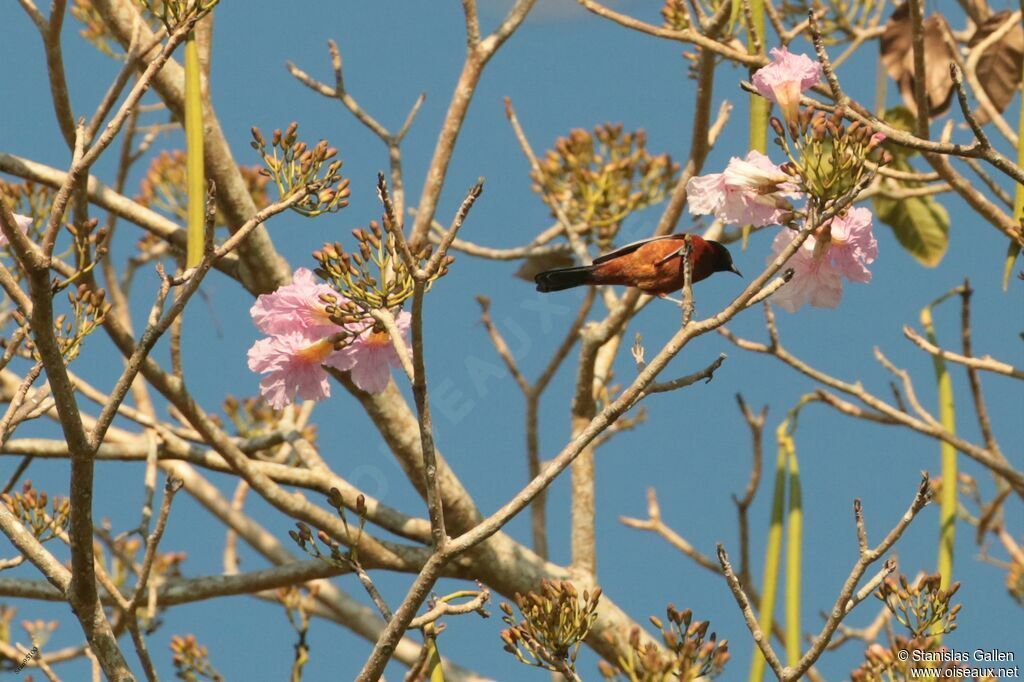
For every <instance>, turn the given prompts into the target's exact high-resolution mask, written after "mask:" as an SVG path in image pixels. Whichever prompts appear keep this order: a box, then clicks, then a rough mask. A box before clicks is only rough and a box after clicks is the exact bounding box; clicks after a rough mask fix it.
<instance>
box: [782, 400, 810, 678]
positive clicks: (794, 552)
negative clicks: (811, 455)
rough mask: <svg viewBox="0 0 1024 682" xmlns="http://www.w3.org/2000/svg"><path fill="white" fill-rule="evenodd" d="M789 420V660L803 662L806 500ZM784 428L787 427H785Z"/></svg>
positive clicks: (786, 443)
mask: <svg viewBox="0 0 1024 682" xmlns="http://www.w3.org/2000/svg"><path fill="white" fill-rule="evenodd" d="M788 421H789V420H786V421H784V422H783V423H782V426H780V427H779V450H784V451H785V453H786V464H787V469H788V471H787V475H788V478H789V508H788V510H787V514H786V663H787V664H788V665H791V666H795V665H796V664H797V663H799V662H800V632H801V630H800V580H801V578H802V572H801V564H802V563H803V557H802V552H803V535H804V509H803V505H804V500H803V489H802V488H801V486H800V468H799V466H798V464H797V460H796V444H795V443H794V442H793V436H792V434H791V433H790V432H789V431H788V426H789V425H788V423H787V422H788ZM783 429H786V430H785V431H783Z"/></svg>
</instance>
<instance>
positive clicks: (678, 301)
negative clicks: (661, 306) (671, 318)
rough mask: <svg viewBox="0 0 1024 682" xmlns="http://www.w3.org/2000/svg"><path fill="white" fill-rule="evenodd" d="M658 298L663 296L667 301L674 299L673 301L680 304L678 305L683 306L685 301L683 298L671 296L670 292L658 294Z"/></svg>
mask: <svg viewBox="0 0 1024 682" xmlns="http://www.w3.org/2000/svg"><path fill="white" fill-rule="evenodd" d="M658 298H663V299H665V300H666V301H672V302H673V303H675V304H676V305H678V306H682V305H683V301H682V299H679V298H672V297H671V296H669V295H668V294H658Z"/></svg>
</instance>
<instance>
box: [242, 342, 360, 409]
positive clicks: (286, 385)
mask: <svg viewBox="0 0 1024 682" xmlns="http://www.w3.org/2000/svg"><path fill="white" fill-rule="evenodd" d="M343 352H344V351H336V350H334V344H333V343H331V341H329V340H327V339H320V340H311V339H310V338H309V337H308V336H306V335H305V334H303V333H302V332H299V331H289V332H285V333H284V334H279V335H277V336H271V337H270V338H266V339H260V340H259V341H257V342H256V343H255V344H253V346H252V348H250V349H249V356H248V357H249V369H250V370H252V371H253V372H257V373H259V374H266V375H267V376H265V377H263V379H261V380H260V395H261V396H263V398H264V399H265V400H266V401H267V402H268V403H269V404H270V405H271V407H273V408H274V409H277V410H280V409H282V408H283V407H284V406H286V405H289V404H290V403H292V402H294V400H295V398H296V396H298V397H299V398H301V399H302V400H323V399H324V398H327V397H329V396H330V395H331V385H330V382H329V381H328V380H327V372H325V371H324V368H323V367H322V365H331V366H332V367H337V368H338V369H348V367H347V366H341V365H347V359H346V358H345V356H344V355H343Z"/></svg>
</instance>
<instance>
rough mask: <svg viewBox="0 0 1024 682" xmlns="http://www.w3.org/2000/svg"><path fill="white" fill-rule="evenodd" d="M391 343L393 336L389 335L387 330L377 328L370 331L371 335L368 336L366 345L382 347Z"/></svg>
mask: <svg viewBox="0 0 1024 682" xmlns="http://www.w3.org/2000/svg"><path fill="white" fill-rule="evenodd" d="M390 344H391V337H390V336H388V333H387V332H386V331H383V330H381V331H377V330H376V329H375V330H373V331H372V332H370V335H369V336H367V337H366V345H367V346H370V347H372V348H380V347H382V346H387V345H390Z"/></svg>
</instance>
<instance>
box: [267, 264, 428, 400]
mask: <svg viewBox="0 0 1024 682" xmlns="http://www.w3.org/2000/svg"><path fill="white" fill-rule="evenodd" d="M328 296H329V297H331V298H333V299H336V300H339V302H340V301H342V300H344V299H343V298H342V297H341V296H339V295H338V294H337V293H336V292H335V291H334V289H332V288H331V287H329V286H327V285H326V284H320V283H318V282H317V281H316V279H315V278H314V275H313V273H312V272H310V271H309V270H306V269H304V268H300V269H299V270H296V271H295V275H294V276H293V277H292V283H291V284H286V285H284V286H282V287H280V288H279V289H278V290H277V291H275V292H274V293H272V294H263V295H262V296H260V297H259V298H258V299H256V303H255V304H254V305H253V306H252V308H251V309H250V310H249V312H250V314H251V315H252V319H253V322H255V323H256V326H257V327H259V328H260V330H262V331H263V332H266V333H267V334H269V335H270V336H269V337H268V338H264V339H260V340H259V341H257V342H256V343H255V344H253V346H252V348H250V349H249V356H248V358H249V369H251V370H252V371H253V372H257V373H259V374H265V375H266V376H265V377H263V379H261V380H260V395H261V396H263V398H264V399H266V401H267V402H268V403H269V404H270V405H271V406H273V407H274V408H275V409H281V408H283V407H284V406H285V405H289V404H291V403H292V402H294V400H295V399H296V397H298V398H300V399H302V400H323V399H324V398H327V397H330V395H331V387H330V383H329V381H328V377H327V372H326V371H325V370H324V368H323V366H324V365H328V366H330V367H334V368H336V369H340V370H346V371H350V372H351V375H352V381H353V382H355V384H356V386H358V387H359V388H361V389H362V390H364V391H368V392H370V393H380V392H381V391H383V390H384V389H385V388H386V387H387V385H388V381H389V380H390V378H391V367H398V366H401V363H400V362H399V358H398V354H397V353H396V352H395V349H394V346H393V345H392V343H391V337H390V336H388V334H387V333H386V332H375V331H374V324H373V320H372V319H371V318H369V317H367V318H365V319H364V320H362V321H361V322H356V323H352V324H351V325H349V326H348V327H343V326H339V325H336V324H334V323H333V322H331V320H330V318H329V317H328V315H327V311H326V309H325V308H326V306H325V304H324V302H323V300H322V299H323V297H328ZM409 319H410V315H409V313H406V312H400V313H398V315H396V316H395V321H396V322H397V324H398V328H399V330H400V331H401V332H402V335H403V336H404V337H405V339H406V343H407V344H408V342H409V339H408V337H409ZM345 332H349V333H351V334H353V335H355V337H354V338H351V339H349V342H350V343H349V345H347V346H346V347H345V348H343V349H341V350H335V348H334V342H333V341H332V340H331V337H332V336H334V335H338V334H343V333H345Z"/></svg>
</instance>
